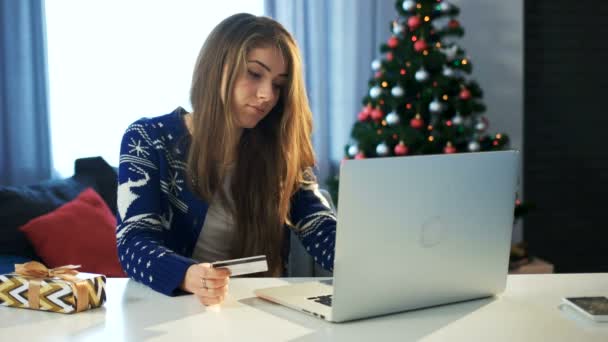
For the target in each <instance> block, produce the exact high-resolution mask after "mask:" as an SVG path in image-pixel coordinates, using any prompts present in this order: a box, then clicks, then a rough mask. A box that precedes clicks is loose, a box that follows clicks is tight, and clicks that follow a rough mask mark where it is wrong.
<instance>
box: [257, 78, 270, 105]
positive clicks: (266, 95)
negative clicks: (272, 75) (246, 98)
mask: <svg viewBox="0 0 608 342" xmlns="http://www.w3.org/2000/svg"><path fill="white" fill-rule="evenodd" d="M257 95H258V98H259V99H262V100H266V101H270V100H271V99H272V96H273V92H272V83H270V84H268V83H266V82H264V83H262V84H261V85H260V86H259V87H258V94H257Z"/></svg>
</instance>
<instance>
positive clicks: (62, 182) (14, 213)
mask: <svg viewBox="0 0 608 342" xmlns="http://www.w3.org/2000/svg"><path fill="white" fill-rule="evenodd" d="M87 188H92V189H93V190H94V191H95V192H96V194H98V195H99V197H101V199H102V200H103V202H104V206H105V208H106V209H109V212H106V215H105V217H106V219H107V218H108V217H109V215H110V214H111V215H114V216H115V215H116V169H115V168H113V167H112V166H110V165H109V164H108V163H107V162H106V161H105V160H103V158H101V157H91V158H81V159H78V160H76V161H75V163H74V175H73V176H71V177H68V178H63V179H52V180H47V181H43V182H40V183H38V184H34V185H28V186H0V274H4V273H8V272H10V271H12V270H14V264H15V263H23V262H27V261H31V260H35V261H42V258H41V256H40V255H39V254H40V253H39V252H37V251H36V248H35V246H34V245H33V244H32V242H31V241H30V240H29V239H28V237H27V235H26V233H24V232H23V231H21V230H20V229H19V228H20V227H23V226H24V225H26V224H27V223H28V222H30V221H32V220H34V219H36V218H41V217H43V216H45V215H49V214H51V213H53V212H54V211H56V210H57V209H59V208H60V207H62V206H64V205H65V204H67V203H68V202H70V201H73V200H74V199H76V198H77V197H78V195H79V194H81V193H82V192H83V191H84V190H85V189H87ZM104 210H105V209H104ZM75 215H78V214H77V213H76V214H75ZM39 224H40V225H44V224H45V222H40V223H39ZM42 229H44V227H41V228H40V229H38V230H39V232H37V233H38V235H39V236H40V235H41V234H42V235H44V234H43V232H41V230H42ZM83 234H86V231H81V232H76V234H75V236H73V237H70V238H68V239H65V241H60V243H58V244H57V246H56V247H55V248H56V250H57V251H59V252H60V251H61V250H62V249H65V248H66V246H69V245H70V244H73V243H74V242H75V241H77V240H78V239H79V238H81V235H83ZM105 236H108V234H107V232H106V235H105ZM43 237H44V236H43Z"/></svg>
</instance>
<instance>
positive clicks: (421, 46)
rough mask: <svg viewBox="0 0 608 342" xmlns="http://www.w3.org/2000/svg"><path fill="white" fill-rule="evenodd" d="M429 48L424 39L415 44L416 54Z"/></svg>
mask: <svg viewBox="0 0 608 342" xmlns="http://www.w3.org/2000/svg"><path fill="white" fill-rule="evenodd" d="M427 48H428V45H427V44H426V42H425V41H424V39H418V40H417V41H416V42H415V43H414V50H416V52H421V51H424V50H426V49H427Z"/></svg>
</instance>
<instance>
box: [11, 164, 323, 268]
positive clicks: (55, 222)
mask: <svg viewBox="0 0 608 342" xmlns="http://www.w3.org/2000/svg"><path fill="white" fill-rule="evenodd" d="M116 179H117V169H116V168H115V167H113V166H111V165H109V164H108V163H107V162H106V161H105V160H104V159H103V158H101V157H90V158H81V159H77V160H76V161H75V163H74V175H73V176H71V177H68V178H63V179H52V180H48V181H43V182H40V183H38V184H34V185H29V186H1V185H0V274H5V273H10V272H12V271H13V270H14V264H15V263H23V262H27V261H32V260H35V261H41V262H44V263H45V264H47V266H49V267H55V266H59V265H63V264H64V263H63V262H68V263H77V264H83V263H84V264H85V265H83V266H86V267H85V269H84V271H91V270H92V271H99V273H104V274H106V275H108V276H125V275H124V273H123V272H122V270H121V269H120V266H119V263H118V259H117V255H116V252H115V237H114V232H115V219H114V217H115V215H116V188H117V181H116ZM85 190H86V191H85ZM321 192H322V193H323V195H324V196H326V197H327V199H328V200H329V201H330V203H331V204H332V208H333V202H332V201H331V197H330V195H329V193H328V192H326V191H324V190H322V191H321ZM83 196H84V197H86V196H88V197H87V198H84V197H83ZM91 197H93V198H91ZM95 200H97V202H95ZM78 201H80V203H79V204H80V206H74V204H75V202H78ZM91 203H93V204H92V205H91ZM77 204H78V203H77ZM70 206H72V207H71V208H69V207H70ZM102 207H103V208H102ZM334 210H335V209H334ZM61 211H63V212H61ZM62 234H63V236H61V235H62ZM91 251H93V252H91ZM110 259H112V260H110ZM49 263H54V265H48V264H49ZM117 265H118V266H117ZM87 267H88V268H89V269H86V268H87ZM100 270H101V271H100ZM287 275H288V276H292V277H298V276H303V277H310V276H330V275H331V273H329V272H327V271H325V270H323V269H322V268H321V267H319V266H318V265H316V264H315V263H314V261H313V259H312V258H311V257H310V256H309V255H308V253H307V252H306V251H305V249H304V247H303V246H302V244H301V243H300V241H299V240H298V239H297V238H296V237H295V236H292V237H291V239H290V256H289V264H288V270H287Z"/></svg>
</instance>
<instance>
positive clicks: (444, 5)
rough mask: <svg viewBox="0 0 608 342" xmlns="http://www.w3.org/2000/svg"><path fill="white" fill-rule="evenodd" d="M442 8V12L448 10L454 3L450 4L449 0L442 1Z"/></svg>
mask: <svg viewBox="0 0 608 342" xmlns="http://www.w3.org/2000/svg"><path fill="white" fill-rule="evenodd" d="M439 6H440V8H441V12H444V13H445V12H447V11H449V10H450V9H451V8H452V5H450V3H449V2H447V1H442V2H441V4H439Z"/></svg>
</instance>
